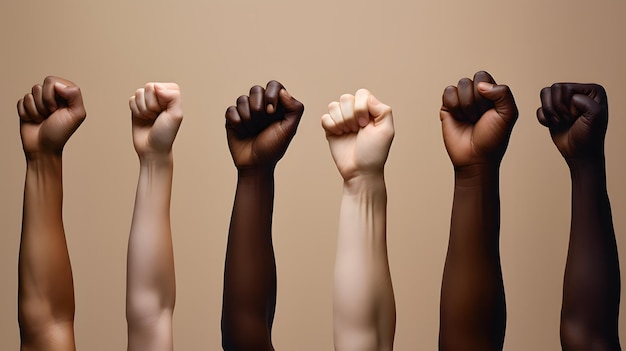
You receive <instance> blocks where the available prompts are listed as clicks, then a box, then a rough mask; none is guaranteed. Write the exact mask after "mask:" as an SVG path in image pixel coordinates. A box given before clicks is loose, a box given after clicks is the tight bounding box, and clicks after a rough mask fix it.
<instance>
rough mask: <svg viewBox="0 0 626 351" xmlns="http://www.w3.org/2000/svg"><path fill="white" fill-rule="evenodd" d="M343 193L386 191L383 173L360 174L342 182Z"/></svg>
mask: <svg viewBox="0 0 626 351" xmlns="http://www.w3.org/2000/svg"><path fill="white" fill-rule="evenodd" d="M343 188H344V193H345V194H348V195H358V194H365V193H380V192H383V193H386V191H387V188H386V185H385V176H384V174H383V173H380V174H379V173H376V174H361V175H358V176H355V177H352V178H350V179H345V180H344V182H343Z"/></svg>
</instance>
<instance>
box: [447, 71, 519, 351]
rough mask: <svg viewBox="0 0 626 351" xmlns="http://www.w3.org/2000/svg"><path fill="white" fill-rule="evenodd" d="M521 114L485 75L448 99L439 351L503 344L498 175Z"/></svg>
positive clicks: (505, 89)
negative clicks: (450, 171)
mask: <svg viewBox="0 0 626 351" xmlns="http://www.w3.org/2000/svg"><path fill="white" fill-rule="evenodd" d="M517 115H518V112H517V107H516V106H515V101H514V100H513V95H512V94H511V91H510V90H509V88H508V87H507V86H506V85H496V83H495V81H494V80H493V78H492V77H491V76H490V75H489V74H488V73H487V72H478V73H476V75H474V79H473V80H470V79H467V78H464V79H461V80H460V81H459V84H458V86H456V87H455V86H449V87H447V88H446V89H445V91H444V93H443V106H442V107H441V111H440V118H441V123H442V129H443V140H444V143H445V145H446V149H447V151H448V155H449V156H450V160H451V161H452V165H453V166H454V182H455V184H454V200H453V204H452V218H451V220H450V240H449V243H448V254H447V256H446V263H445V267H444V271H443V281H442V285H441V310H440V314H441V320H440V330H439V348H440V349H441V350H501V349H502V346H503V342H504V331H505V326H506V306H505V299H504V286H503V283H502V270H501V267H500V194H499V173H500V162H501V160H502V157H503V155H504V153H505V151H506V148H507V145H508V142H509V137H510V135H511V130H512V129H513V125H514V124H515V121H516V119H517Z"/></svg>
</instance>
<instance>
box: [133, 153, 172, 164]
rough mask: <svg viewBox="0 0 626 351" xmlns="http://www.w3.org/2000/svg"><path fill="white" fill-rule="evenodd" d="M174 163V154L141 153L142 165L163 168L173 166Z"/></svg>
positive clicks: (140, 161) (140, 162) (140, 160)
mask: <svg viewBox="0 0 626 351" xmlns="http://www.w3.org/2000/svg"><path fill="white" fill-rule="evenodd" d="M173 164H174V155H173V154H172V152H171V151H170V152H168V153H147V154H141V155H139V165H140V166H141V167H150V168H161V167H171V166H172V165H173Z"/></svg>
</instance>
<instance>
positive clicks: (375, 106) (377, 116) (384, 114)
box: [367, 95, 391, 123]
mask: <svg viewBox="0 0 626 351" xmlns="http://www.w3.org/2000/svg"><path fill="white" fill-rule="evenodd" d="M367 108H368V110H369V112H370V116H372V117H373V118H374V122H376V123H378V122H381V121H384V120H387V119H389V118H388V117H391V107H389V106H387V105H385V104H383V103H382V102H380V101H379V100H378V99H377V98H376V97H375V96H374V95H370V96H369V97H368V98H367Z"/></svg>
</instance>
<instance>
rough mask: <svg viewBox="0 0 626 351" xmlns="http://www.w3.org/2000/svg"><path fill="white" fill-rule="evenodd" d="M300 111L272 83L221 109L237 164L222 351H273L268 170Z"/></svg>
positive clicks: (291, 132) (273, 278)
mask: <svg viewBox="0 0 626 351" xmlns="http://www.w3.org/2000/svg"><path fill="white" fill-rule="evenodd" d="M303 112H304V106H303V105H302V104H301V103H300V102H299V101H298V100H296V99H294V98H293V97H292V96H291V95H290V94H289V93H288V92H287V90H285V88H284V87H283V86H282V84H280V83H279V82H277V81H270V82H269V83H268V84H267V87H266V88H263V87H261V86H258V85H256V86H253V87H252V88H251V89H250V95H249V96H245V95H242V96H240V97H239V98H238V99H237V105H236V106H230V107H229V108H228V109H227V110H226V136H227V139H228V147H229V149H230V153H231V155H232V158H233V162H234V164H235V167H236V168H237V191H236V193H235V201H234V205H233V212H232V216H231V222H230V230H229V233H228V246H227V249H226V262H225V267H224V294H223V306H222V347H223V348H224V350H227V351H230V350H235V351H244V350H250V351H263V350H274V347H273V345H272V335H271V332H272V323H273V321H274V312H275V308H276V262H275V258H274V248H273V245H272V213H273V206H274V169H275V168H276V164H277V162H278V161H279V160H280V159H281V158H282V157H283V155H284V154H285V152H286V151H287V147H288V146H289V143H290V142H291V140H292V138H293V137H294V135H295V133H296V129H297V127H298V123H299V122H300V118H301V117H302V113H303Z"/></svg>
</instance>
